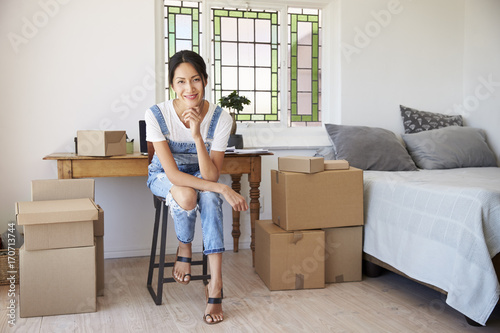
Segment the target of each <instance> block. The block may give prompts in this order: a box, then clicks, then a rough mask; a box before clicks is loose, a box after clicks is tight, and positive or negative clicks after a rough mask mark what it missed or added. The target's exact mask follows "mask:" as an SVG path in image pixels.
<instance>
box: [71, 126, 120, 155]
mask: <svg viewBox="0 0 500 333" xmlns="http://www.w3.org/2000/svg"><path fill="white" fill-rule="evenodd" d="M77 140H78V141H77V147H78V148H77V154H78V155H80V156H115V155H125V154H126V153H127V143H126V141H127V135H126V133H125V131H100V130H87V131H77Z"/></svg>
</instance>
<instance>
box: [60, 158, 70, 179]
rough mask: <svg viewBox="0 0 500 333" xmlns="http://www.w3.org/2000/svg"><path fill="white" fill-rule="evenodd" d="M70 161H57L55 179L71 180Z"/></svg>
mask: <svg viewBox="0 0 500 333" xmlns="http://www.w3.org/2000/svg"><path fill="white" fill-rule="evenodd" d="M72 163H73V162H72V161H71V160H57V178H59V179H71V178H73V170H72V166H73V164H72Z"/></svg>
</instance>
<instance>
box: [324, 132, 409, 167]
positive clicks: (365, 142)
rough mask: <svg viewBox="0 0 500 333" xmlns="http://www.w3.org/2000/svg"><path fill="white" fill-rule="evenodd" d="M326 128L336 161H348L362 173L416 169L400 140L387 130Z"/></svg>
mask: <svg viewBox="0 0 500 333" xmlns="http://www.w3.org/2000/svg"><path fill="white" fill-rule="evenodd" d="M325 128H326V131H327V133H328V136H329V137H330V141H331V143H332V145H333V149H334V152H335V159H336V160H347V161H348V162H349V164H350V165H351V166H353V167H356V168H359V169H363V170H378V171H415V170H418V169H417V167H416V166H415V163H414V162H413V160H412V159H411V157H410V155H409V154H408V152H407V151H406V149H405V147H404V146H403V144H402V143H401V141H400V140H399V139H398V138H397V137H396V135H395V134H394V133H393V132H391V131H389V130H386V129H383V128H378V127H367V126H348V125H335V124H325Z"/></svg>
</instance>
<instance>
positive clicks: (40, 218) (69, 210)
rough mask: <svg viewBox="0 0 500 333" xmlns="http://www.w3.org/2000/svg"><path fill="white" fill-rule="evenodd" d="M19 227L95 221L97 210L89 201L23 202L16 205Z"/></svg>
mask: <svg viewBox="0 0 500 333" xmlns="http://www.w3.org/2000/svg"><path fill="white" fill-rule="evenodd" d="M16 216H17V222H18V224H19V225H31V224H42V223H58V222H73V221H75V222H76V221H88V220H97V218H98V210H97V207H96V205H95V204H94V202H93V201H92V200H91V199H88V198H82V199H68V200H44V201H24V202H17V203H16Z"/></svg>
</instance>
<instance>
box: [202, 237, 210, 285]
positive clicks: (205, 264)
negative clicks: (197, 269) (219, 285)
mask: <svg viewBox="0 0 500 333" xmlns="http://www.w3.org/2000/svg"><path fill="white" fill-rule="evenodd" d="M202 252H203V259H202V260H203V264H202V275H203V276H204V277H207V276H208V277H209V275H208V260H207V258H208V256H207V255H206V254H205V246H204V245H203V246H202ZM203 284H204V285H205V286H206V285H207V284H208V278H204V279H203Z"/></svg>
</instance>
